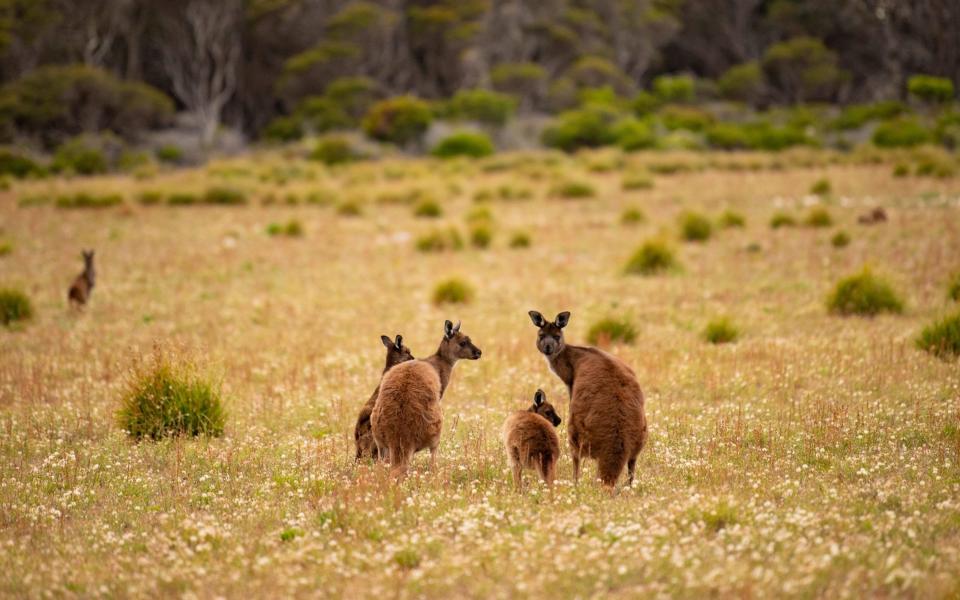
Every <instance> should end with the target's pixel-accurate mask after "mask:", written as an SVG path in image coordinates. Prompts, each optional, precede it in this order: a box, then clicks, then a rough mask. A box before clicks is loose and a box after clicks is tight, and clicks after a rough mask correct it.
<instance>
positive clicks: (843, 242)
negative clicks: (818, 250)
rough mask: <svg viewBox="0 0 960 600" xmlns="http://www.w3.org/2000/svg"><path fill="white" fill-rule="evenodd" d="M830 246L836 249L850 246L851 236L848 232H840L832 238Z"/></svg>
mask: <svg viewBox="0 0 960 600" xmlns="http://www.w3.org/2000/svg"><path fill="white" fill-rule="evenodd" d="M830 244H831V245H832V246H833V247H834V248H845V247H847V246H849V245H850V235H849V234H848V233H847V232H846V231H838V232H836V233H835V234H833V237H832V238H830Z"/></svg>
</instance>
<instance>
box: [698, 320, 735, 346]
mask: <svg viewBox="0 0 960 600" xmlns="http://www.w3.org/2000/svg"><path fill="white" fill-rule="evenodd" d="M738 337H740V330H739V329H737V326H736V325H734V324H733V322H732V321H730V319H729V318H727V317H720V318H718V319H714V320H712V321H710V322H709V323H707V326H706V327H705V328H704V329H703V339H704V340H706V341H707V342H710V343H711V344H727V343H730V342H735V341H737V338H738Z"/></svg>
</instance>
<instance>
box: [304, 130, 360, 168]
mask: <svg viewBox="0 0 960 600" xmlns="http://www.w3.org/2000/svg"><path fill="white" fill-rule="evenodd" d="M310 158H311V159H312V160H316V161H319V162H322V163H323V164H325V165H341V164H345V163H349V162H353V161H355V160H360V159H361V158H363V154H362V153H360V152H358V151H357V150H356V149H355V148H354V147H353V144H352V143H351V142H350V140H349V139H347V138H346V137H343V136H339V135H328V136H324V137H323V138H321V139H319V140H318V141H317V145H316V146H314V147H313V152H311V153H310Z"/></svg>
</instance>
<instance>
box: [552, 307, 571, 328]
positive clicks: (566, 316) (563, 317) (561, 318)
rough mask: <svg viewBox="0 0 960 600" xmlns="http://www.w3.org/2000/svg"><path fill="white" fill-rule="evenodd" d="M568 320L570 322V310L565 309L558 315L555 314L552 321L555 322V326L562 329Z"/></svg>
mask: <svg viewBox="0 0 960 600" xmlns="http://www.w3.org/2000/svg"><path fill="white" fill-rule="evenodd" d="M569 322H570V311H566V310H565V311H563V312H562V313H560V314H559V315H557V319H556V320H555V321H554V323H556V324H557V327H559V328H560V329H563V328H564V327H566V326H567V323H569Z"/></svg>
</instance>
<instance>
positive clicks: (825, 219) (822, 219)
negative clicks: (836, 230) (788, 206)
mask: <svg viewBox="0 0 960 600" xmlns="http://www.w3.org/2000/svg"><path fill="white" fill-rule="evenodd" d="M803 223H804V225H806V226H807V227H830V226H831V225H833V217H832V216H831V215H830V211H828V210H827V209H825V208H823V207H822V206H817V207H814V208H812V209H810V212H809V213H807V218H806V219H805V220H804V222H803Z"/></svg>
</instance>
